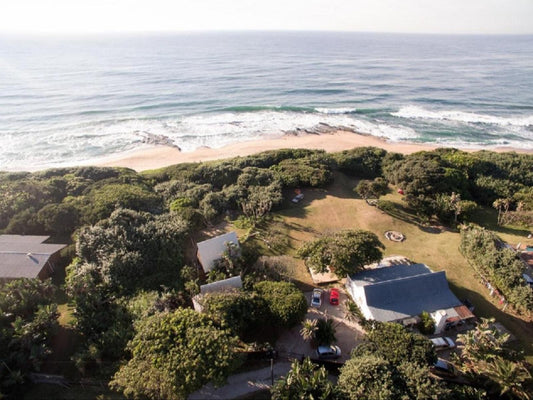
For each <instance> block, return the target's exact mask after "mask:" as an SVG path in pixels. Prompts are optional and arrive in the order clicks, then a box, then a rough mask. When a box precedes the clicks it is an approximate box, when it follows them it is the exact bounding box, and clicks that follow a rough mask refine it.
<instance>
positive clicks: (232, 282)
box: [192, 275, 242, 312]
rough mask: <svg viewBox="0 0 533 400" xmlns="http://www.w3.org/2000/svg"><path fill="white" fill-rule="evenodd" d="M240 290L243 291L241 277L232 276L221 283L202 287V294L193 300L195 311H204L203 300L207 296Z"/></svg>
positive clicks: (217, 282)
mask: <svg viewBox="0 0 533 400" xmlns="http://www.w3.org/2000/svg"><path fill="white" fill-rule="evenodd" d="M239 289H242V279H241V277H240V276H239V275H237V276H232V277H231V278H228V279H223V280H221V281H216V282H213V283H208V284H206V285H202V286H200V294H197V295H196V296H194V297H193V299H192V303H193V306H194V309H195V310H196V311H198V312H202V309H203V306H202V299H203V297H204V296H205V295H206V294H209V293H219V292H225V291H228V290H239Z"/></svg>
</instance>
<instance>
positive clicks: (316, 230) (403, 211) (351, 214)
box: [276, 173, 533, 361]
mask: <svg viewBox="0 0 533 400" xmlns="http://www.w3.org/2000/svg"><path fill="white" fill-rule="evenodd" d="M357 183H358V180H356V179H353V178H350V177H348V176H346V175H344V174H342V173H337V174H336V176H335V181H334V183H333V184H332V185H331V186H330V187H328V188H327V189H326V190H325V189H306V190H304V193H305V199H304V200H303V201H302V202H301V203H299V204H298V205H295V206H289V207H288V208H286V209H284V210H281V211H279V212H278V213H276V214H277V215H278V216H280V217H282V218H283V221H284V223H285V224H286V226H287V227H288V232H287V234H288V236H289V239H290V251H288V252H287V254H289V255H292V256H294V255H295V250H296V249H298V248H299V247H300V246H301V245H302V244H303V243H304V242H305V241H308V240H312V239H315V238H317V237H319V236H321V235H322V234H324V233H332V232H337V231H339V230H343V229H365V230H369V231H371V232H374V233H375V234H376V235H377V236H378V237H379V238H380V240H381V241H382V242H383V244H384V245H385V251H384V255H385V256H390V255H403V256H406V257H407V258H409V259H411V260H413V261H416V262H420V263H425V264H427V265H428V266H429V267H430V268H431V269H433V270H434V271H441V270H444V271H446V276H447V278H448V281H449V283H450V287H451V289H452V291H453V292H454V293H455V295H456V296H457V297H458V298H459V299H464V298H468V299H469V300H470V301H471V302H472V303H473V304H474V306H475V307H476V309H475V314H476V315H477V316H478V317H489V316H493V317H495V318H496V319H497V320H498V321H499V322H501V323H502V324H503V325H504V326H505V327H506V328H507V329H509V330H510V331H511V332H512V333H513V335H515V336H516V337H517V339H518V340H519V341H520V342H521V348H522V349H524V350H525V353H526V355H527V356H528V360H530V361H531V360H533V345H532V343H531V337H533V325H532V324H531V320H530V319H528V318H525V317H522V316H517V315H512V314H510V313H507V312H503V311H501V309H500V308H501V305H499V304H498V303H497V301H496V299H494V298H491V297H490V296H489V293H488V290H487V289H486V288H485V287H484V286H483V285H482V284H481V282H480V280H479V279H478V277H477V276H476V275H475V272H474V270H473V269H472V268H471V267H470V265H469V264H468V262H467V260H466V259H465V258H464V257H463V255H462V254H461V253H460V252H459V243H460V235H459V233H458V232H456V231H452V230H449V229H446V228H443V227H432V228H431V229H428V228H427V227H426V226H424V225H421V224H420V221H419V220H418V218H416V216H414V215H413V214H412V210H409V209H408V208H407V206H406V205H405V203H404V202H403V201H402V197H401V196H400V195H399V194H398V193H395V192H391V193H389V194H387V195H386V196H383V197H382V199H384V200H387V201H390V202H392V203H394V204H395V206H396V210H398V213H399V214H400V215H398V218H395V217H393V216H391V215H389V214H386V213H385V212H383V211H380V210H379V209H377V208H376V207H372V206H369V205H368V204H366V202H365V201H364V200H361V199H358V198H357V197H356V195H355V194H354V193H353V191H352V189H353V188H354V187H355V186H356V185H357ZM485 212H486V213H488V216H489V217H490V216H491V212H490V210H489V211H485ZM478 218H480V219H478V221H479V222H480V223H481V225H483V221H485V219H483V214H481V217H479V216H478ZM487 221H488V224H489V229H490V228H491V227H492V226H491V225H490V218H489V219H487ZM388 230H394V231H399V232H401V233H403V234H404V235H405V237H406V240H405V241H403V242H401V243H396V242H391V241H389V240H387V239H385V237H384V233H385V232H386V231H388ZM497 232H498V234H501V236H502V238H503V239H504V240H506V241H508V242H509V243H514V244H516V243H518V242H520V241H523V236H520V235H521V234H522V233H523V232H522V231H520V230H515V229H508V230H506V231H505V232H504V231H502V229H500V230H498V231H497ZM299 262H300V264H299V265H300V268H301V270H300V272H299V273H298V278H297V279H299V280H300V279H305V278H304V276H307V277H308V278H307V279H308V280H310V277H309V273H308V271H307V270H306V268H305V265H304V264H303V261H301V260H299Z"/></svg>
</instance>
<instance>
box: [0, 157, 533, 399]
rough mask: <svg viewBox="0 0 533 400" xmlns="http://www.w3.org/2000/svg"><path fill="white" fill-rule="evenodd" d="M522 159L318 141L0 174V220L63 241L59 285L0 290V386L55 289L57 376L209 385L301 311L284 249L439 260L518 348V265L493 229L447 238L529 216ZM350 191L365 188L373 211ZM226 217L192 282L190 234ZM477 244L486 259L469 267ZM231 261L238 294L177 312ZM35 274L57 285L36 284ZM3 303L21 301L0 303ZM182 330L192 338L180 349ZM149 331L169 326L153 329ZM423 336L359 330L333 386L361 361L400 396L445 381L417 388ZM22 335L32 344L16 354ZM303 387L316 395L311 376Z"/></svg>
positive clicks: (325, 261) (520, 230) (132, 391)
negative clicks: (396, 238)
mask: <svg viewBox="0 0 533 400" xmlns="http://www.w3.org/2000/svg"><path fill="white" fill-rule="evenodd" d="M532 171H533V157H532V156H530V155H518V154H515V153H490V152H484V151H483V152H475V153H466V152H462V151H459V150H454V149H439V150H436V151H432V152H420V153H415V154H412V155H401V154H397V153H388V152H386V151H385V150H381V149H376V148H357V149H354V150H350V151H345V152H341V153H336V154H328V153H325V152H323V151H315V150H303V149H288V150H279V151H268V152H264V153H260V154H257V155H253V156H249V157H237V158H235V159H230V160H223V161H215V162H207V163H191V164H179V165H175V166H171V167H167V168H162V169H159V170H155V171H147V172H144V173H136V172H134V171H132V170H129V169H124V168H98V167H78V168H64V169H52V170H47V171H42V172H36V173H7V172H4V173H0V188H1V189H2V193H3V196H2V198H1V199H0V229H1V230H2V232H3V233H17V234H49V235H52V240H62V241H69V242H70V243H71V246H70V248H69V249H67V250H66V251H65V257H67V258H69V257H70V258H71V260H70V261H71V262H70V265H69V266H68V267H67V269H66V278H65V281H64V282H61V279H60V277H59V278H58V279H56V281H60V282H56V283H54V284H52V283H50V282H45V283H42V284H41V283H38V284H37V283H36V284H31V285H37V286H39V285H42V287H41V286H39V287H37V286H36V287H35V288H33V287H30V286H28V285H30V283H28V282H27V281H14V282H12V283H9V284H4V285H3V286H2V287H1V292H0V310H1V311H2V316H1V318H2V320H1V326H2V338H15V339H17V340H20V341H21V342H20V343H24V346H26V347H24V346H22V345H20V346H18V345H17V346H8V345H6V346H3V349H4V350H3V353H2V356H1V357H2V360H16V361H10V362H6V364H7V365H8V366H9V368H10V369H11V371H13V372H15V371H20V378H17V377H18V376H19V375H17V374H15V375H13V374H12V373H11V372H9V370H8V369H7V368H5V367H4V366H1V367H0V374H1V375H0V376H1V377H2V385H4V386H2V389H1V392H2V393H6V394H10V393H14V392H13V390H15V388H16V386H17V384H19V383H22V382H24V376H25V375H26V374H27V373H28V372H30V371H35V370H36V369H37V368H38V367H39V366H40V365H41V364H42V360H43V359H44V357H45V356H46V355H47V354H48V353H49V350H50V349H51V343H50V338H51V337H52V334H53V332H54V329H55V328H54V327H57V322H55V321H57V319H58V315H59V312H58V311H56V308H55V302H56V299H57V298H61V299H62V300H61V301H62V303H63V304H62V306H64V307H63V308H61V310H63V311H62V312H61V318H60V320H61V319H62V318H63V319H65V320H70V322H68V326H69V329H71V331H72V332H74V334H75V335H76V337H77V340H76V345H75V346H73V347H74V348H73V349H72V352H71V353H70V354H69V355H68V357H72V360H73V362H74V365H75V366H76V367H77V369H76V372H73V371H67V374H68V375H70V376H75V377H78V378H79V377H80V376H84V377H87V376H88V377H97V378H98V379H100V380H102V381H104V382H107V381H110V380H112V387H113V388H114V389H115V390H118V391H120V392H121V393H124V394H125V395H126V396H129V397H134V398H135V397H142V396H144V397H148V398H161V397H163V398H184V397H186V396H187V395H188V394H189V393H191V392H192V391H194V390H196V389H197V388H199V387H200V386H201V385H203V384H204V383H206V382H208V381H213V382H216V383H221V382H223V381H224V378H225V377H226V376H228V374H230V373H231V372H232V371H234V370H235V369H236V368H238V366H239V364H240V363H241V362H243V358H242V357H241V355H240V353H241V352H242V351H243V349H244V348H246V346H247V345H248V344H252V343H254V342H258V343H259V342H260V343H259V344H264V343H266V342H269V343H270V344H273V343H274V342H275V340H276V337H277V335H278V334H279V333H280V332H281V331H283V330H285V329H289V328H291V327H295V326H297V325H298V324H299V323H301V322H302V321H303V320H304V318H305V314H306V311H307V301H306V298H305V296H304V294H303V293H302V291H301V289H302V288H306V287H308V286H307V285H308V284H309V283H310V282H309V277H308V273H307V271H306V268H303V265H304V261H302V260H305V265H306V266H307V267H310V268H312V269H313V270H315V271H317V272H324V271H326V270H327V268H329V267H331V268H332V270H334V271H335V272H336V273H338V274H340V275H344V274H348V273H353V272H356V271H358V270H360V269H362V268H363V267H364V265H367V264H369V263H371V262H376V261H379V259H380V258H381V257H382V255H383V254H385V255H388V254H398V253H401V254H405V255H406V256H407V257H409V258H412V259H415V260H420V261H423V262H426V263H427V264H429V265H431V266H432V267H435V268H437V269H445V270H446V271H447V275H448V277H449V279H450V282H451V285H452V289H453V290H454V291H455V292H456V293H457V294H458V296H461V298H462V297H470V298H472V297H474V298H473V301H474V302H475V303H476V309H477V310H479V312H480V314H481V315H483V316H491V315H496V316H497V317H498V319H499V320H502V321H505V323H506V324H508V327H509V329H511V330H513V331H514V332H515V333H516V336H517V337H518V338H519V339H520V340H521V344H520V346H522V347H523V349H524V350H525V351H526V355H528V356H531V355H532V354H533V349H532V348H531V344H530V343H528V342H527V338H528V333H531V330H530V329H529V330H528V329H527V326H526V327H524V325H523V324H521V322H520V321H522V319H520V318H523V319H524V320H526V321H530V319H528V318H530V313H531V308H532V305H531V290H530V289H529V288H527V287H526V286H525V284H524V283H523V282H522V280H521V277H520V272H521V271H522V270H521V269H520V268H519V264H518V263H519V262H520V261H519V260H517V259H516V257H515V256H514V253H511V250H501V249H499V248H497V247H495V245H494V243H495V238H496V236H495V235H496V234H494V233H491V232H490V231H489V230H482V229H480V228H478V227H468V228H465V229H463V230H462V233H461V235H462V239H460V237H459V234H458V233H456V228H457V226H459V224H461V223H462V222H475V223H477V224H479V225H483V226H486V227H487V228H490V229H494V230H497V234H498V236H500V237H502V238H503V239H504V240H515V241H516V238H518V237H519V235H522V236H523V234H524V233H525V232H527V231H526V229H527V228H529V227H530V226H528V225H525V226H524V225H521V224H523V223H524V222H525V223H526V224H527V218H528V216H529V215H531V213H533V199H532V197H531V196H532V195H533V192H531V187H532V186H533V172H532ZM354 188H356V190H355V193H354ZM295 189H297V190H300V191H304V192H305V200H304V201H303V202H302V204H297V205H295V204H294V203H292V202H290V199H291V198H292V197H293V196H294V192H295ZM391 189H393V190H391ZM398 189H401V190H402V192H403V195H402V194H399V193H398V191H397V190H398ZM357 196H359V197H360V198H362V199H363V200H365V199H368V198H375V199H379V200H378V201H377V206H378V207H371V206H369V205H368V204H366V202H364V201H362V200H360V199H358V198H357ZM499 199H503V200H505V201H503V200H502V201H501V202H500V201H498V200H499ZM495 202H496V203H495ZM494 204H497V206H496V207H495V206H494ZM498 213H500V218H498V217H497V215H498ZM512 213H515V214H512ZM504 214H505V215H514V216H513V217H507V218H503V217H501V215H504ZM509 221H511V222H512V223H513V225H509V224H508V222H509ZM498 222H499V224H498ZM228 224H232V225H231V226H232V227H233V229H237V230H238V231H239V233H240V235H239V236H241V234H242V236H241V237H242V239H243V240H242V242H243V243H241V245H242V253H241V254H240V255H239V256H238V257H236V258H232V257H230V254H228V257H223V259H222V260H221V261H220V263H219V265H217V267H216V268H215V269H214V273H213V274H209V275H208V276H207V277H206V279H207V280H204V277H202V276H201V274H198V272H197V269H196V268H195V266H194V262H195V260H194V251H193V250H191V246H192V245H191V243H193V242H194V241H198V239H199V238H203V237H204V236H203V235H204V234H205V232H211V231H216V229H221V227H224V226H227V225H228ZM391 228H393V229H395V230H399V231H402V232H403V233H404V234H405V235H406V238H407V239H406V241H405V242H403V243H392V242H391V243H385V244H384V243H382V242H381V241H380V240H379V237H380V236H381V235H382V234H383V232H385V231H386V230H388V229H391ZM222 229H225V228H222ZM435 231H437V232H440V234H435V233H434V232H435ZM480 232H481V233H480ZM474 236H475V237H474ZM460 241H461V243H462V244H461V251H462V252H463V254H464V256H465V257H466V259H468V262H470V263H471V264H472V265H473V266H475V267H476V269H477V270H478V271H482V272H483V274H484V275H486V276H487V277H488V278H489V280H490V281H491V282H492V283H493V284H494V285H497V286H498V288H499V289H500V290H501V291H502V293H504V294H505V296H506V298H507V300H508V301H509V302H510V303H512V305H513V309H515V310H516V311H520V313H521V315H515V314H514V313H513V314H510V312H514V310H505V311H501V310H500V309H499V308H498V307H497V305H494V303H493V302H492V301H491V299H490V298H489V296H488V295H487V294H486V293H485V290H486V289H485V288H484V287H483V286H482V285H480V284H479V282H478V281H477V279H476V277H475V275H474V274H473V272H472V271H470V267H469V265H468V263H467V261H466V259H465V258H463V257H462V256H461V254H460V253H459V250H458V249H459V244H460ZM491 246H492V247H491ZM481 255H483V257H490V256H492V258H493V260H492V261H491V263H487V262H485V261H486V260H485V258H481V257H482V256H481ZM279 256H284V257H287V258H290V260H291V262H294V264H295V265H296V267H293V266H292V265H289V263H287V262H286V260H283V259H281V258H279V259H276V258H275V257H279ZM295 256H298V257H300V259H297V258H295ZM489 267H490V269H486V270H485V269H483V270H481V268H489ZM235 274H239V275H241V278H242V279H243V282H244V289H243V290H241V291H236V292H230V293H225V294H221V295H219V294H212V295H208V296H206V299H205V305H204V306H205V313H204V314H195V313H193V312H192V311H190V309H191V306H192V301H191V299H192V296H194V295H195V294H197V293H198V291H199V284H201V283H204V282H206V281H216V280H218V279H221V278H225V277H228V276H233V275H235ZM289 280H290V281H291V283H289V282H288V281H289ZM17 285H19V286H20V287H19V286H17ZM22 287H28V288H29V289H28V290H26V289H24V290H22V289H21V288H22ZM47 288H48V289H47ZM49 288H53V289H54V290H55V291H57V292H59V293H60V294H61V296H57V295H53V296H52V295H50V296H48V295H47V296H41V295H40V294H39V293H41V292H42V291H43V290H44V291H46V290H49ZM527 290H529V292H528V291H527ZM14 291H16V292H17V293H20V299H19V300H18V301H17V302H16V304H15V302H10V301H8V300H7V299H8V298H9V296H7V294H9V293H12V292H14ZM65 303H67V304H68V306H69V307H67V304H65ZM17 304H27V307H26V306H24V307H23V308H24V309H25V310H24V311H20V310H15V309H13V307H18V306H17ZM26 308H27V309H26ZM477 312H478V311H476V313H477ZM65 313H66V314H68V316H65V315H64V314H65ZM67 317H68V318H67ZM17 321H18V322H17ZM266 321H268V325H270V326H266V325H267V323H266ZM23 322H24V323H23ZM23 325H24V326H28V327H29V328H28V329H30V328H31V327H32V326H39V327H42V329H41V328H39V329H41V331H40V334H39V335H34V336H32V335H31V334H29V335H28V336H21V335H22V333H20V332H19V331H17V329H19V328H20V327H21V326H23ZM304 326H305V324H304ZM178 327H179V329H178ZM273 327H275V329H272V328H273ZM311 328H312V327H311ZM402 329H403V328H402ZM330 331H331V330H330ZM25 332H26V331H25ZM27 332H30V333H31V332H32V331H31V329H30V330H29V331H27ZM192 332H197V333H198V337H197V339H198V342H195V343H196V344H195V346H194V347H191V348H189V347H188V346H186V343H188V342H189V341H190V340H191V335H192V334H193V333H192ZM313 332H314V330H313ZM380 332H386V333H387V335H388V336H387V337H389V336H391V337H394V338H396V339H394V340H392V339H387V338H385V337H381V336H379V335H380ZM4 333H5V335H4ZM383 334H384V333H383ZM389 334H390V335H389ZM311 335H312V333H311ZM327 336H328V337H329V338H330V339H328V340H327V341H328V342H333V341H334V340H333V339H331V335H327ZM333 336H334V332H333ZM166 337H173V338H174V340H173V341H172V343H171V342H168V341H165V342H164V343H163V342H161V340H163V339H164V338H166ZM21 338H24V340H22V339H21ZM215 338H218V339H219V341H218V342H217V343H214V342H213V340H214V339H215ZM160 339H161V340H160ZM6 340H7V339H6ZM10 340H12V339H10ZM13 340H14V339H13ZM6 343H7V342H6ZM13 343H17V342H16V341H13ZM142 343H145V344H144V345H142ZM28 346H29V347H28ZM426 347H427V343H426V342H424V341H422V339H420V340H419V338H418V337H412V336H409V335H408V334H407V333H404V332H403V331H400V330H399V328H396V327H388V326H380V329H370V328H369V334H368V337H367V341H366V342H365V344H364V345H362V347H361V348H358V350H357V349H356V350H357V351H356V352H355V353H354V354H355V355H353V356H352V360H350V361H349V362H348V363H347V364H346V370H345V372H344V378H342V379H339V385H340V386H342V385H341V384H340V382H345V384H346V385H347V386H346V389H345V393H348V392H349V391H350V390H351V389H350V386H349V385H353V384H354V382H358V379H362V380H365V379H364V376H365V375H364V374H365V373H367V372H368V371H379V372H380V373H382V375H381V376H382V378H383V382H381V381H380V382H374V383H375V384H376V385H380V389H379V390H383V391H384V392H383V393H385V392H387V391H392V392H391V393H392V394H391V396H392V397H391V398H395V397H394V396H396V394H397V392H396V390H397V389H394V388H395V387H400V388H403V389H401V390H405V391H410V392H409V393H412V395H410V396H411V397H410V398H417V396H418V397H420V396H422V394H423V393H426V392H424V390H439V391H440V390H441V391H442V393H445V392H446V390H447V389H446V388H443V387H440V386H438V387H436V388H434V387H432V388H429V387H428V385H429V383H428V382H429V381H427V379H429V378H427V367H428V365H429V364H430V363H431V361H432V360H433V353H432V352H431V351H429V350H428V349H427V348H426ZM33 348H39V349H41V350H42V351H41V352H40V353H38V354H39V356H38V357H36V358H35V359H33V358H32V359H31V362H28V361H27V358H28V357H30V355H28V354H30V353H31V357H33V354H34V353H32V352H31V351H29V350H28V349H33ZM369 349H371V350H369ZM426 350H427V351H426ZM183 354H187V356H186V357H182V355H183ZM178 355H180V356H179V357H178ZM24 357H26V358H24ZM194 357H199V358H201V360H203V361H202V362H204V363H205V365H204V366H203V368H197V365H190V363H191V360H192V359H194ZM182 358H183V359H182ZM20 360H23V361H22V362H21V361H20ZM65 362H68V360H67V361H65ZM406 363H407V364H406ZM214 365H218V366H220V367H219V368H214V367H213V366H214ZM302 368H303V370H302V371H303V372H301V374H303V375H305V376H315V375H316V376H315V378H313V379H316V380H317V381H320V382H322V380H321V379H322V378H321V376H322V375H321V374H322V373H321V372H319V371H318V372H317V370H314V369H312V370H311V369H310V367H309V366H306V367H302ZM494 368H496V366H494ZM73 370H74V369H73ZM178 371H179V372H178ZM301 374H300V375H301ZM186 376H189V378H188V380H187V381H184V380H183V379H184V377H186ZM342 376H343V372H341V377H342ZM15 378H16V379H15ZM301 383H302V382H301ZM302 384H303V383H302ZM398 385H399V386H398ZM8 386H9V388H8ZM358 387H359V386H358ZM279 390H280V392H279V393H281V386H280V389H279ZM320 390H321V391H323V392H324V393H328V394H327V396H326V397H324V398H330V397H328V396H330V394H329V393H330V391H329V390H330V388H329V386H328V385H327V384H324V387H322V388H321V389H320ZM358 390H359V389H358ZM360 390H362V392H361V393H369V391H373V390H374V389H372V388H370V387H363V388H362V389H360ZM335 393H336V392H335ZM387 393H388V392H387ZM427 393H432V395H433V394H435V395H437V394H438V393H441V392H438V393H437V392H435V393H433V392H427ZM335 395H337V394H335ZM279 396H281V394H279ZM280 398H285V397H280Z"/></svg>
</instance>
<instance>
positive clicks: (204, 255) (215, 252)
mask: <svg viewBox="0 0 533 400" xmlns="http://www.w3.org/2000/svg"><path fill="white" fill-rule="evenodd" d="M230 244H233V245H234V246H235V247H236V249H240V245H239V240H238V239H237V233H235V232H228V233H225V234H223V235H220V236H216V237H214V238H211V239H207V240H204V241H203V242H199V243H197V244H196V245H197V247H198V251H197V253H196V256H197V257H198V261H199V262H200V265H201V266H202V268H203V270H204V272H205V273H207V272H209V271H211V270H212V269H213V267H214V266H215V262H216V261H217V260H220V259H221V258H222V256H223V255H224V252H225V251H226V250H227V249H228V245H230Z"/></svg>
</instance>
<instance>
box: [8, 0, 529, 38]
mask: <svg viewBox="0 0 533 400" xmlns="http://www.w3.org/2000/svg"><path fill="white" fill-rule="evenodd" d="M206 30H208V31H213V30H306V31H308V30H318V31H355V32H402V33H450V34H533V0H0V32H1V33H22V34H26V33H29V34H31V33H47V34H86V33H102V32H113V33H117V32H164V31H206Z"/></svg>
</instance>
